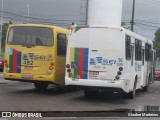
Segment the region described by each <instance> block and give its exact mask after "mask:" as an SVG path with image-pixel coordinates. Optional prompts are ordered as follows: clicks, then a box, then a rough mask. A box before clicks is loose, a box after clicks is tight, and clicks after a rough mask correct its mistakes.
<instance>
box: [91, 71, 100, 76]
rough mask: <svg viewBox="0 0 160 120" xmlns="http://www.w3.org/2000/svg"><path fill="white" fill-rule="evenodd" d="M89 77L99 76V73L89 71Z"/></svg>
mask: <svg viewBox="0 0 160 120" xmlns="http://www.w3.org/2000/svg"><path fill="white" fill-rule="evenodd" d="M89 75H94V76H97V75H99V72H98V71H89Z"/></svg>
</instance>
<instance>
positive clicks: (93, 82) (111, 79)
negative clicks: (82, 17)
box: [65, 25, 155, 98]
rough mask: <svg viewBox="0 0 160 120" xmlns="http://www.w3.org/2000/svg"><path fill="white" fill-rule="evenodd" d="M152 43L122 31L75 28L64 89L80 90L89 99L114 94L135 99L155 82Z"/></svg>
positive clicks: (120, 29) (99, 27)
mask: <svg viewBox="0 0 160 120" xmlns="http://www.w3.org/2000/svg"><path fill="white" fill-rule="evenodd" d="M154 53H155V52H154V50H153V43H152V41H151V40H149V39H146V38H144V37H142V36H140V35H137V34H136V33H134V32H131V31H129V30H127V29H124V28H122V27H106V26H88V25H87V26H76V27H75V29H74V30H73V31H72V33H71V35H70V37H69V42H68V48H67V59H66V74H65V85H69V86H80V87H82V88H83V89H84V93H85V95H86V96H93V95H95V94H96V93H97V92H98V91H113V92H122V93H125V94H127V96H128V97H129V98H134V97H135V93H136V90H137V89H143V90H145V91H147V89H148V86H149V84H150V83H152V82H153V78H154V77H153V75H154V74H153V73H154V71H153V70H154V58H155V57H154V55H155V54H154Z"/></svg>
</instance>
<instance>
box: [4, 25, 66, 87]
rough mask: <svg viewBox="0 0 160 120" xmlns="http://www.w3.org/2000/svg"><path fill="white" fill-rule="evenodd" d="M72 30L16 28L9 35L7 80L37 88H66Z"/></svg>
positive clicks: (6, 52)
mask: <svg viewBox="0 0 160 120" xmlns="http://www.w3.org/2000/svg"><path fill="white" fill-rule="evenodd" d="M68 34H69V30H67V29H64V28H60V27H56V26H50V25H40V24H15V25H11V26H10V27H9V29H8V32H7V38H6V41H7V42H6V49H5V60H4V61H5V64H4V78H5V79H6V80H18V81H25V82H32V83H34V84H35V87H36V88H40V89H44V88H47V86H48V84H50V83H51V84H56V85H64V75H65V70H64V69H65V60H66V47H67V39H68Z"/></svg>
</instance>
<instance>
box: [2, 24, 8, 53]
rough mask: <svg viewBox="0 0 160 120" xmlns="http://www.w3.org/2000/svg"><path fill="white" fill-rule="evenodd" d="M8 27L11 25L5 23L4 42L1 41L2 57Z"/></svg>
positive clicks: (3, 28)
mask: <svg viewBox="0 0 160 120" xmlns="http://www.w3.org/2000/svg"><path fill="white" fill-rule="evenodd" d="M8 26H9V23H3V26H2V41H1V49H2V55H3V53H4V50H5V43H6V34H7V30H8Z"/></svg>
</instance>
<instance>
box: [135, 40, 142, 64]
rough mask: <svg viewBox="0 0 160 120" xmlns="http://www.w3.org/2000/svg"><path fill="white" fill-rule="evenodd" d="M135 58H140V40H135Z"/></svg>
mask: <svg viewBox="0 0 160 120" xmlns="http://www.w3.org/2000/svg"><path fill="white" fill-rule="evenodd" d="M135 60H136V61H141V60H142V42H141V41H140V40H137V39H136V40H135Z"/></svg>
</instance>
